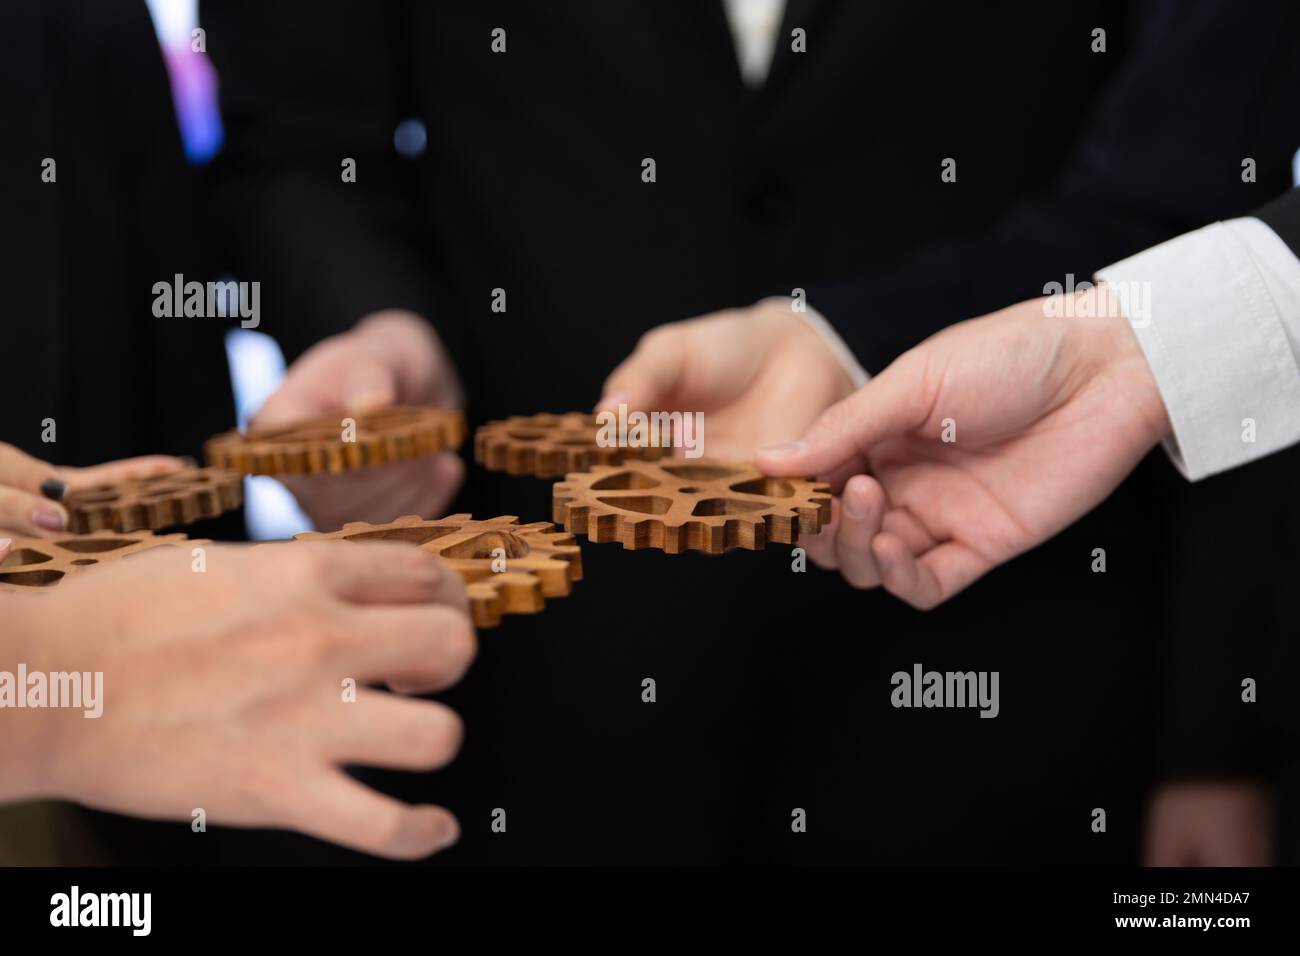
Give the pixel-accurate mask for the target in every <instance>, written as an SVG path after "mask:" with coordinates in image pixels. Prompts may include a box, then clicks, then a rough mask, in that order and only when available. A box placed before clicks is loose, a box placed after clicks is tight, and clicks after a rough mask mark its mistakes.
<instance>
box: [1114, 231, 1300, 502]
mask: <svg viewBox="0 0 1300 956" xmlns="http://www.w3.org/2000/svg"><path fill="white" fill-rule="evenodd" d="M1097 278H1098V279H1100V280H1101V281H1104V282H1106V283H1107V284H1108V285H1109V286H1110V287H1111V288H1112V290H1113V291H1114V293H1115V295H1116V296H1117V298H1118V299H1119V301H1120V303H1121V305H1122V306H1123V308H1124V312H1125V315H1126V316H1128V319H1129V322H1130V323H1131V324H1132V326H1133V329H1134V331H1135V332H1136V333H1137V338H1138V342H1139V343H1140V344H1141V346H1142V351H1143V352H1144V353H1145V355H1146V358H1147V361H1148V362H1149V363H1150V364H1151V369H1152V371H1153V372H1154V373H1155V379H1156V384H1157V385H1158V386H1159V388H1160V395H1161V397H1162V398H1163V399H1164V402H1165V407H1166V408H1167V409H1168V411H1169V420H1170V422H1171V423H1172V424H1173V436H1172V437H1171V438H1170V439H1169V440H1167V441H1166V442H1165V448H1166V450H1167V451H1168V452H1169V455H1170V457H1171V458H1172V459H1173V461H1174V464H1175V465H1176V466H1177V467H1178V469H1179V470H1180V471H1181V472H1182V473H1183V474H1184V475H1185V476H1186V477H1187V478H1188V479H1190V480H1192V481H1196V480H1197V479H1200V478H1204V477H1206V476H1208V475H1213V474H1216V473H1217V472H1221V471H1226V470H1227V469H1229V468H1235V467H1236V466H1238V465H1242V464H1245V463H1246V462H1249V461H1253V460H1255V459H1256V458H1262V457H1264V456H1265V455H1269V454H1272V453H1273V452H1275V451H1279V450H1280V449H1282V448H1285V447H1287V446H1288V445H1292V444H1295V443H1296V442H1300V362H1298V361H1297V350H1298V349H1300V343H1297V342H1296V341H1295V340H1294V336H1295V335H1296V330H1297V329H1300V260H1297V259H1296V257H1295V256H1294V255H1293V254H1292V253H1291V250H1290V249H1288V248H1287V246H1286V244H1285V243H1284V242H1282V240H1281V239H1279V238H1278V237H1277V235H1276V234H1275V233H1274V232H1273V230H1271V229H1269V228H1268V227H1267V226H1266V225H1264V224H1263V223H1262V222H1260V221H1259V220H1258V219H1253V218H1244V219H1233V220H1231V221H1229V222H1221V223H1215V224H1214V225H1211V226H1206V227H1205V228H1204V229H1198V230H1197V231H1195V232H1189V233H1187V234H1186V235H1183V236H1179V237H1177V238H1176V239H1171V240H1169V241H1168V242H1165V243H1162V244H1160V245H1158V246H1154V247H1152V248H1151V249H1148V250H1146V251H1145V252H1140V253H1138V254H1137V255H1135V256H1132V257H1130V258H1128V259H1124V260H1122V261H1120V262H1117V263H1115V264H1114V265H1110V266H1107V267H1106V268H1104V269H1102V270H1100V271H1099V272H1098V273H1097Z"/></svg>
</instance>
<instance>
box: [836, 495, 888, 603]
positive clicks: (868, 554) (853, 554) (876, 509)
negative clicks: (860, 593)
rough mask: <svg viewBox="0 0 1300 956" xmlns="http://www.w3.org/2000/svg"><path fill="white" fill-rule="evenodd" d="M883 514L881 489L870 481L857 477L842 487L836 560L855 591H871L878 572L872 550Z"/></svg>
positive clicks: (877, 578)
mask: <svg viewBox="0 0 1300 956" xmlns="http://www.w3.org/2000/svg"><path fill="white" fill-rule="evenodd" d="M884 513H885V492H884V489H883V488H881V487H880V485H879V484H878V483H877V482H876V481H875V480H874V479H872V478H868V477H867V476H866V475H857V476H856V477H854V478H851V479H849V482H848V484H846V485H845V486H844V495H843V500H842V505H841V508H840V526H839V530H838V532H837V533H836V535H835V558H836V563H837V564H838V565H839V569H840V574H842V575H844V580H846V581H848V582H849V584H851V585H853V586H854V587H855V588H874V587H876V586H878V585H879V584H880V572H879V570H878V569H877V567H876V558H875V555H874V554H873V553H872V550H871V541H872V539H873V538H874V537H875V536H876V535H877V534H878V533H879V532H880V525H881V521H882V518H883V515H884Z"/></svg>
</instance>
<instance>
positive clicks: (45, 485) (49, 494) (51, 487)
mask: <svg viewBox="0 0 1300 956" xmlns="http://www.w3.org/2000/svg"><path fill="white" fill-rule="evenodd" d="M67 490H68V486H67V484H66V483H64V482H62V481H59V479H57V478H46V479H45V480H44V481H42V482H41V494H43V495H44V496H45V497H46V498H49V499H50V500H51V501H62V500H63V495H64V493H65V492H66V491H67Z"/></svg>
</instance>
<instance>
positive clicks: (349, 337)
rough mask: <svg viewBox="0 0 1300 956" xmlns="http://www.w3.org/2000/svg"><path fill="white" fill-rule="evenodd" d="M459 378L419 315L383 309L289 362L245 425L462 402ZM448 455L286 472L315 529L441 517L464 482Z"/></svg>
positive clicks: (287, 481) (453, 458)
mask: <svg viewBox="0 0 1300 956" xmlns="http://www.w3.org/2000/svg"><path fill="white" fill-rule="evenodd" d="M460 401H461V390H460V382H459V380H458V378H457V376H456V370H455V368H454V367H453V366H452V364H451V360H450V359H449V358H448V356H447V353H446V350H445V349H444V348H443V346H442V342H441V341H440V340H439V338H438V336H437V333H435V332H434V331H433V330H432V329H431V328H430V327H429V325H428V323H427V322H425V321H424V320H423V319H421V318H420V317H419V316H417V315H414V314H413V313H410V312H400V311H395V310H390V311H386V312H376V313H375V314H373V315H371V316H368V317H367V318H365V319H363V320H362V321H361V322H359V323H357V325H356V327H355V328H353V329H352V330H351V331H348V332H344V333H342V334H341V335H335V336H332V337H331V338H328V339H325V340H324V341H322V342H319V343H317V344H316V345H315V346H313V347H312V348H311V349H309V350H308V351H307V352H305V353H304V354H303V355H302V357H301V358H299V359H298V361H296V362H294V363H293V365H292V366H291V367H290V368H289V371H288V373H287V374H286V375H285V378H284V382H283V383H282V384H281V385H280V387H279V388H278V389H277V390H276V392H275V394H273V395H272V396H271V397H270V398H268V399H267V400H266V404H265V405H263V406H262V408H261V410H260V411H259V412H258V413H257V415H256V416H254V418H253V421H252V422H251V423H250V426H251V427H253V428H263V427H270V426H275V425H285V424H290V423H292V422H296V421H301V420H303V419H310V418H319V417H321V416H326V415H339V416H344V415H348V414H356V413H359V412H364V411H369V410H372V409H375V408H382V407H384V406H387V405H394V404H409V405H449V406H454V405H459V404H460ZM464 474H465V467H464V465H463V464H462V463H461V460H460V458H459V457H458V456H457V455H455V454H451V453H446V454H441V455H426V456H424V457H421V458H416V459H413V460H411V461H404V462H398V463H396V464H392V465H385V466H383V467H380V468H363V469H360V470H358V471H350V472H344V473H343V474H339V475H329V476H322V477H315V476H312V477H304V476H283V477H280V478H279V480H280V481H281V482H283V483H284V485H285V486H286V487H287V488H288V489H289V490H290V491H291V492H292V493H293V495H294V497H296V498H297V499H298V503H299V504H300V505H301V506H302V509H303V510H304V511H305V512H306V513H307V514H308V515H309V516H310V517H311V519H312V521H313V522H315V524H316V527H318V528H320V529H322V530H325V531H332V530H334V529H335V528H338V527H341V526H342V525H343V524H344V523H345V522H348V521H370V522H375V523H378V522H384V521H391V520H392V519H393V518H394V517H395V516H397V515H404V514H418V515H422V516H424V517H433V516H435V515H437V514H440V513H442V511H443V510H444V509H445V507H446V505H447V504H448V502H450V501H451V499H452V498H453V497H454V496H455V494H456V491H457V489H458V488H459V487H460V483H461V481H462V479H463V478H464Z"/></svg>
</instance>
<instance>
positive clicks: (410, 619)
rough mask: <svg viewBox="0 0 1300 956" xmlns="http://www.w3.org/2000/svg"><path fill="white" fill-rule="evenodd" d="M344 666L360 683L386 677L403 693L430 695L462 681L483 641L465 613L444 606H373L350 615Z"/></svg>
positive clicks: (388, 682)
mask: <svg viewBox="0 0 1300 956" xmlns="http://www.w3.org/2000/svg"><path fill="white" fill-rule="evenodd" d="M350 619H351V620H354V621H355V625H351V626H349V627H348V630H347V632H346V633H344V634H343V635H342V636H341V638H340V643H341V645H342V646H343V648H344V652H343V654H342V655H341V657H340V664H339V665H338V666H340V667H341V668H342V669H344V670H346V671H347V674H346V676H350V677H355V678H356V679H357V680H358V681H359V682H365V683H374V682H377V681H384V682H386V683H387V684H388V685H389V686H390V687H392V688H393V690H395V691H397V692H399V693H403V694H429V693H434V692H436V691H440V690H446V689H447V688H448V687H450V686H451V685H453V684H455V683H456V682H457V681H459V680H460V679H461V678H462V677H463V676H464V675H465V672H466V671H467V670H469V666H470V664H471V663H473V661H474V655H475V654H476V653H477V652H478V640H477V638H476V637H475V635H474V625H473V624H472V623H471V622H470V619H469V616H468V615H467V614H466V613H465V612H463V611H458V610H455V609H454V608H449V607H446V606H443V605H440V604H429V605H411V606H404V607H383V608H369V609H366V610H364V611H362V612H360V613H358V614H356V615H355V616H352V617H351V618H350Z"/></svg>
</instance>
